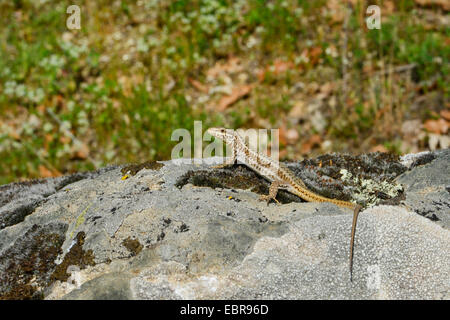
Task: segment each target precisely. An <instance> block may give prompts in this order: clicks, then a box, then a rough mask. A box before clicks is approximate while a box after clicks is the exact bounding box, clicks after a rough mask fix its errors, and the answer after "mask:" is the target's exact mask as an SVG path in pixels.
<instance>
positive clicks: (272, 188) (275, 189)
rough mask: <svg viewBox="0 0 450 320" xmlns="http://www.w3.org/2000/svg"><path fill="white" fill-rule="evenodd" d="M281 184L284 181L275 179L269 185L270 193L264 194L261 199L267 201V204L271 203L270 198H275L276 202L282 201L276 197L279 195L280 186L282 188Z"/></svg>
mask: <svg viewBox="0 0 450 320" xmlns="http://www.w3.org/2000/svg"><path fill="white" fill-rule="evenodd" d="M281 184H282V183H281V182H280V181H273V182H272V183H271V185H270V187H269V194H268V195H262V196H261V197H259V200H261V201H267V204H269V202H270V200H274V201H275V202H276V203H280V202H278V200H277V199H275V197H276V196H277V193H278V188H280V186H281Z"/></svg>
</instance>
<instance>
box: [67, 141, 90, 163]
mask: <svg viewBox="0 0 450 320" xmlns="http://www.w3.org/2000/svg"><path fill="white" fill-rule="evenodd" d="M72 150H73V151H72V152H73V154H72V157H71V158H70V159H71V160H85V159H87V158H88V157H89V151H90V149H89V147H88V146H87V145H86V144H84V143H83V144H81V145H80V144H78V145H76V146H74V147H73V148H72Z"/></svg>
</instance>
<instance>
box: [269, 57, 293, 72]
mask: <svg viewBox="0 0 450 320" xmlns="http://www.w3.org/2000/svg"><path fill="white" fill-rule="evenodd" d="M294 67H295V65H294V64H293V63H292V62H290V61H282V60H275V62H274V63H273V66H272V67H271V68H270V71H272V72H273V73H274V74H276V75H278V74H280V73H284V72H286V71H288V70H290V69H292V68H294Z"/></svg>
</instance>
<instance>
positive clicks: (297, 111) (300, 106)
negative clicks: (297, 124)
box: [289, 101, 306, 119]
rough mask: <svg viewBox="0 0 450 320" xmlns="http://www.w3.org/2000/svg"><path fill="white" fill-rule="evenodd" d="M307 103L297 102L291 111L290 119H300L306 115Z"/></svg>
mask: <svg viewBox="0 0 450 320" xmlns="http://www.w3.org/2000/svg"><path fill="white" fill-rule="evenodd" d="M305 106H306V105H305V102H304V101H297V102H295V103H294V106H293V107H292V109H291V111H289V118H294V119H300V118H302V117H303V116H304V115H305V114H306V110H305Z"/></svg>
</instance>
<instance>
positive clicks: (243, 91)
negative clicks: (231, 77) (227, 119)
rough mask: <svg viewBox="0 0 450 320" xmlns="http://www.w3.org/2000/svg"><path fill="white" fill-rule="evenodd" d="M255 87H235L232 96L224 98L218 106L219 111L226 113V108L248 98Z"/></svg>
mask: <svg viewBox="0 0 450 320" xmlns="http://www.w3.org/2000/svg"><path fill="white" fill-rule="evenodd" d="M253 87H254V85H253V84H248V85H243V86H238V87H234V88H233V91H232V92H231V94H230V95H228V96H225V97H222V98H221V99H220V101H219V104H218V105H217V108H216V110H217V111H224V110H225V109H226V108H228V107H229V106H231V105H232V104H233V103H235V102H236V101H238V100H239V99H241V98H242V97H244V96H246V95H247V94H249V93H250V91H252V89H253Z"/></svg>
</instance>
